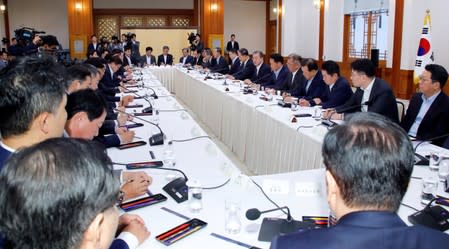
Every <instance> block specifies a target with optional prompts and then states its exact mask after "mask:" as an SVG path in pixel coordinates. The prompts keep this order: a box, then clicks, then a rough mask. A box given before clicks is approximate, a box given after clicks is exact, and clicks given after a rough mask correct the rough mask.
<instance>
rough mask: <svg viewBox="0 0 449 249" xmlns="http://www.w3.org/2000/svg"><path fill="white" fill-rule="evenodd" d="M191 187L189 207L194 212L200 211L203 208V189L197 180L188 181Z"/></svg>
mask: <svg viewBox="0 0 449 249" xmlns="http://www.w3.org/2000/svg"><path fill="white" fill-rule="evenodd" d="M187 186H188V187H189V209H190V211H191V212H192V213H198V212H199V211H201V209H203V189H202V188H201V184H200V182H199V181H197V180H190V181H188V182H187Z"/></svg>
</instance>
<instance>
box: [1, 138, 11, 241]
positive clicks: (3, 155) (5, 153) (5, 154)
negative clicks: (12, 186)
mask: <svg viewBox="0 0 449 249" xmlns="http://www.w3.org/2000/svg"><path fill="white" fill-rule="evenodd" d="M10 155H11V151H9V150H7V149H5V148H3V146H1V145H0V171H2V168H3V165H4V164H5V162H6V159H8V157H9V156H10ZM0 243H1V236H0Z"/></svg>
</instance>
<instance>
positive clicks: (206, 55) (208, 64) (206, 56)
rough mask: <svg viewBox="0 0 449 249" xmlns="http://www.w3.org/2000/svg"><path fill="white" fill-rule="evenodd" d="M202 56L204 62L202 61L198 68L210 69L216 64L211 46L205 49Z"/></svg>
mask: <svg viewBox="0 0 449 249" xmlns="http://www.w3.org/2000/svg"><path fill="white" fill-rule="evenodd" d="M201 56H202V57H203V62H202V63H201V66H198V68H202V69H209V70H210V68H212V67H213V66H215V63H216V61H214V60H213V56H212V50H210V48H205V49H203V52H201ZM206 71H207V70H206Z"/></svg>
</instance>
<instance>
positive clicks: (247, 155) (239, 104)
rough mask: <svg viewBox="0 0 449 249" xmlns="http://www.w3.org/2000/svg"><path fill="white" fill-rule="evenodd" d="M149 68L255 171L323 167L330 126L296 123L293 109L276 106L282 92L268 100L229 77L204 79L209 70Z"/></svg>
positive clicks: (309, 121) (306, 110)
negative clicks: (324, 143) (242, 87)
mask: <svg viewBox="0 0 449 249" xmlns="http://www.w3.org/2000/svg"><path fill="white" fill-rule="evenodd" d="M150 71H151V72H152V73H153V74H154V75H155V76H156V77H157V78H158V79H159V80H160V81H161V82H162V84H164V86H165V87H166V88H167V89H168V90H169V91H170V92H173V93H175V94H176V97H177V98H179V99H180V100H181V101H182V102H183V103H185V104H186V105H187V106H188V107H189V108H190V109H191V110H192V111H193V112H194V113H195V114H196V115H197V117H198V118H199V119H200V120H201V121H202V122H203V123H204V124H205V125H207V126H208V128H209V129H210V130H211V131H212V133H213V134H214V135H215V136H216V137H217V138H218V139H220V140H221V141H222V142H223V143H224V144H225V145H226V146H227V147H228V148H229V149H230V150H231V151H232V152H233V153H234V154H235V155H236V156H237V158H238V159H239V160H240V161H242V162H243V163H244V164H245V165H246V166H247V168H248V169H249V170H250V171H251V172H252V173H254V174H255V175H260V174H274V173H284V172H292V171H296V170H306V169H317V168H321V167H322V159H321V143H322V139H323V136H324V134H325V133H326V132H327V128H326V127H324V126H321V125H319V124H320V123H321V121H316V120H314V119H313V118H311V117H304V118H297V122H296V123H292V122H291V118H292V116H293V112H292V111H291V110H290V108H282V107H280V106H278V105H277V99H278V98H280V96H274V97H273V100H272V101H264V100H261V99H260V98H259V97H260V93H259V94H258V95H252V94H243V93H242V91H241V87H240V84H238V83H232V81H231V80H227V84H228V85H223V83H224V80H223V79H220V80H213V79H207V80H205V77H206V75H205V74H201V73H199V72H197V71H194V70H191V71H188V70H187V69H184V68H179V67H178V68H177V67H152V68H150ZM226 88H227V89H229V91H225V89H226ZM312 112H313V108H310V107H300V108H299V110H298V111H296V112H295V113H310V114H312ZM304 126H306V127H309V126H313V127H312V128H302V127H304ZM298 128H299V130H298Z"/></svg>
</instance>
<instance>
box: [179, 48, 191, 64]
mask: <svg viewBox="0 0 449 249" xmlns="http://www.w3.org/2000/svg"><path fill="white" fill-rule="evenodd" d="M179 63H181V64H182V65H183V66H184V65H192V64H193V57H192V56H191V55H190V54H189V49H188V48H183V49H182V57H181V58H179Z"/></svg>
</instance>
